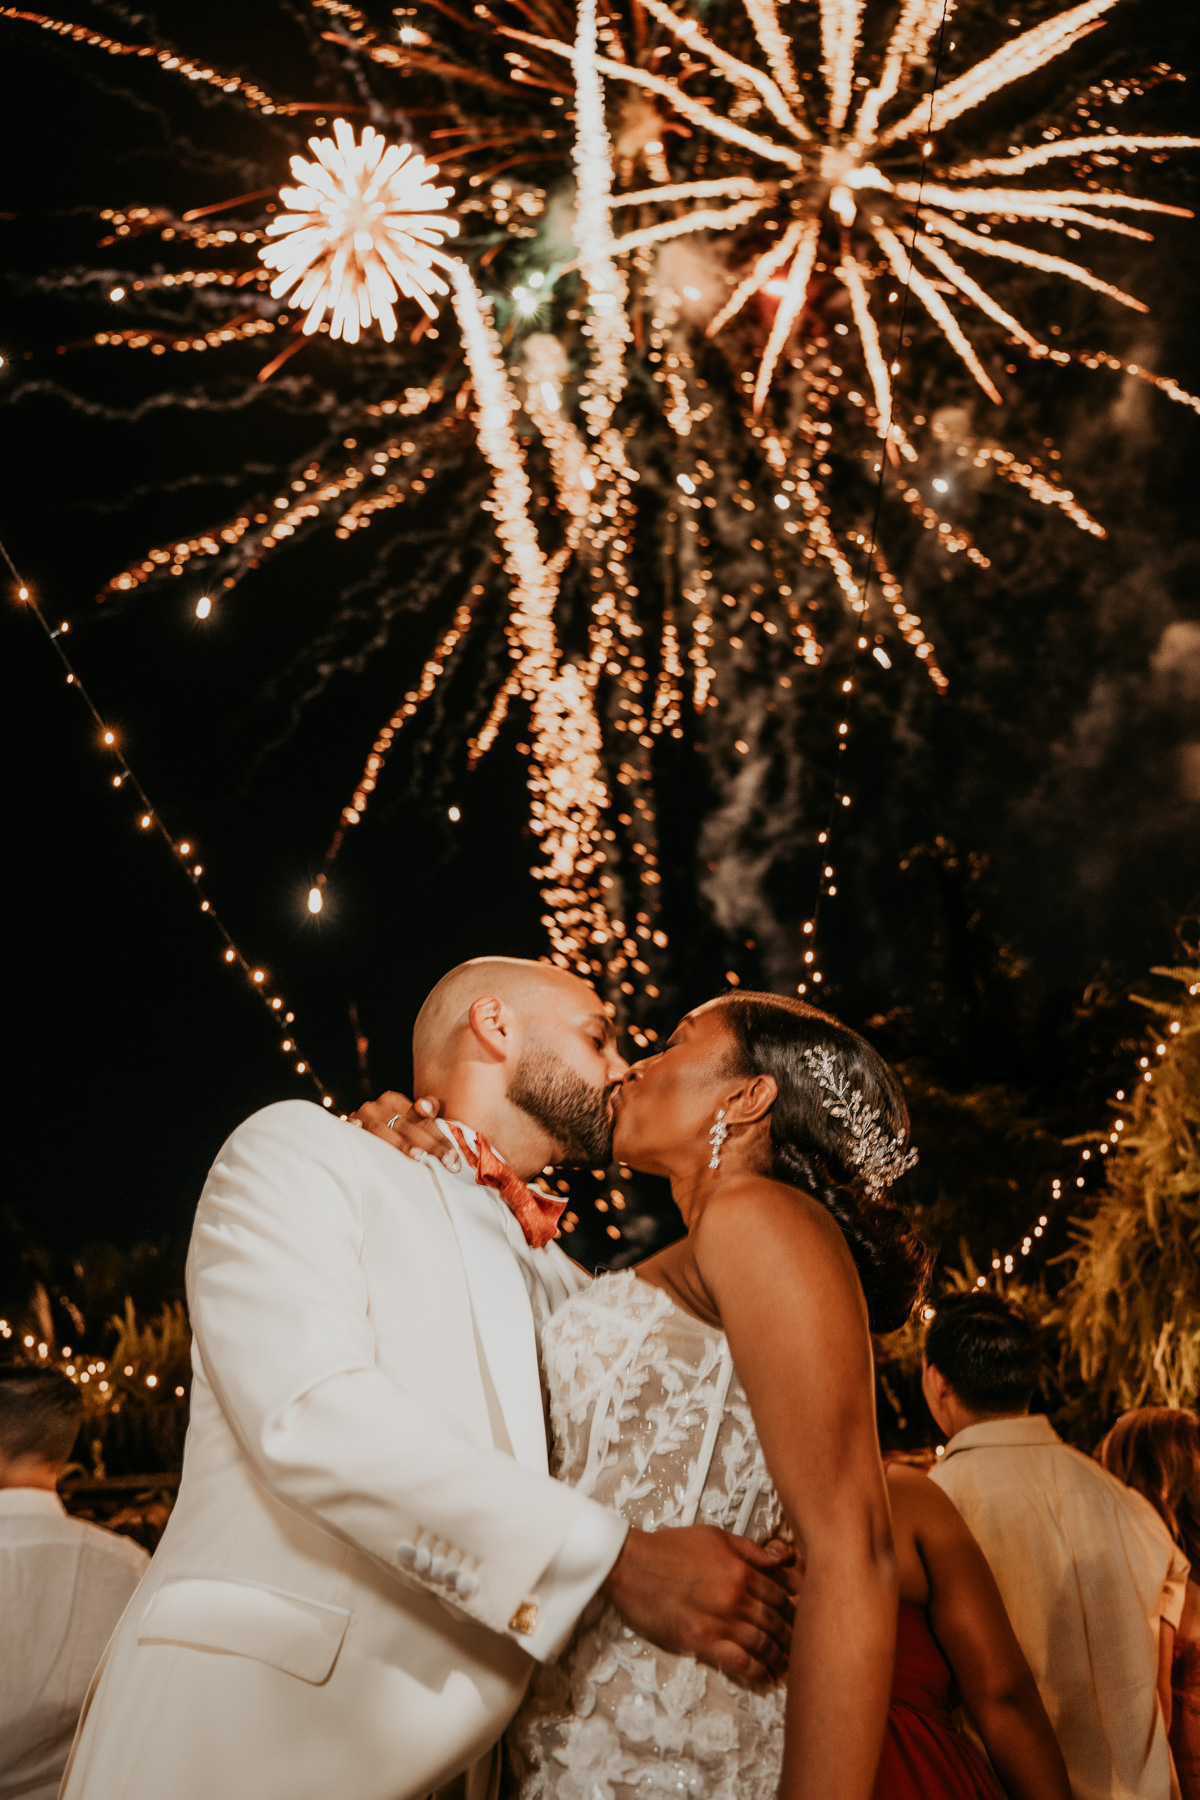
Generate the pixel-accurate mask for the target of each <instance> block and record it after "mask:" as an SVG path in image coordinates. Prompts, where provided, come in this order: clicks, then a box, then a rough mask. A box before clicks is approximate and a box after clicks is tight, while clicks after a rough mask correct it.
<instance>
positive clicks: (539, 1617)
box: [509, 1503, 629, 1662]
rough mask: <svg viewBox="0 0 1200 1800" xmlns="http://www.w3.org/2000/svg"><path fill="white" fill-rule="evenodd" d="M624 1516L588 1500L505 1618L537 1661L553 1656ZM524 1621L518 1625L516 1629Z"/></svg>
mask: <svg viewBox="0 0 1200 1800" xmlns="http://www.w3.org/2000/svg"><path fill="white" fill-rule="evenodd" d="M628 1530H629V1525H628V1522H627V1521H626V1520H625V1519H622V1518H620V1517H618V1515H617V1514H616V1513H613V1512H609V1511H608V1510H607V1509H606V1508H605V1507H603V1506H595V1505H592V1504H590V1503H589V1504H588V1505H587V1506H586V1507H585V1508H584V1510H583V1511H582V1512H581V1513H580V1515H579V1517H578V1518H577V1519H576V1520H575V1523H574V1524H573V1525H572V1526H571V1529H570V1530H569V1531H568V1533H567V1535H566V1537H565V1538H564V1539H563V1542H562V1546H561V1548H560V1549H559V1552H558V1555H557V1556H556V1557H555V1558H554V1560H553V1562H551V1563H550V1564H549V1565H548V1566H547V1568H546V1571H545V1573H544V1574H543V1575H542V1578H541V1580H540V1581H539V1582H538V1585H537V1590H536V1592H535V1593H533V1594H531V1595H530V1596H529V1597H528V1599H526V1600H524V1601H522V1603H521V1605H520V1606H518V1608H517V1610H516V1612H515V1613H514V1614H513V1616H512V1619H511V1621H510V1622H509V1635H510V1636H511V1637H512V1638H513V1639H514V1641H515V1642H516V1643H518V1644H520V1646H521V1648H522V1649H523V1650H527V1651H528V1652H529V1654H530V1656H532V1657H534V1658H535V1660H536V1661H538V1662H553V1661H554V1658H555V1657H556V1656H557V1655H558V1654H559V1652H560V1651H561V1650H562V1649H563V1647H564V1646H565V1644H566V1642H567V1639H568V1638H569V1637H570V1635H571V1633H572V1631H574V1629H575V1626H576V1624H577V1623H578V1620H579V1615H580V1613H581V1612H582V1611H583V1609H584V1607H585V1606H586V1605H587V1603H588V1601H589V1600H590V1599H591V1598H592V1595H593V1594H594V1593H595V1592H596V1590H597V1588H598V1587H599V1586H600V1583H601V1582H602V1581H603V1580H604V1579H605V1577H606V1576H607V1574H608V1572H609V1570H610V1569H611V1568H612V1566H613V1564H614V1563H615V1562H616V1560H617V1557H618V1556H619V1555H620V1553H621V1547H622V1545H623V1544H624V1542H625V1536H626V1533H627V1532H628ZM522 1627H524V1629H522Z"/></svg>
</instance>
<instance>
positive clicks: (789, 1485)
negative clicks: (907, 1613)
mask: <svg viewBox="0 0 1200 1800" xmlns="http://www.w3.org/2000/svg"><path fill="white" fill-rule="evenodd" d="M693 1245H694V1252H695V1257H696V1263H697V1267H698V1269H699V1273H700V1276H701V1278H702V1280H703V1281H704V1283H705V1286H706V1287H707V1288H708V1290H709V1293H710V1294H711V1296H712V1300H713V1303H714V1305H715V1307H716V1310H717V1312H718V1313H719V1315H720V1317H721V1321H722V1323H723V1325H724V1327H725V1331H726V1334H727V1336H728V1339H729V1347H730V1350H731V1352H732V1355H733V1361H734V1365H735V1367H736V1368H737V1371H738V1374H739V1375H740V1377H741V1379H742V1382H743V1384H744V1386H745V1389H746V1395H747V1398H748V1399H749V1402H750V1409H751V1412H752V1413H753V1415H754V1422H755V1425H756V1426H757V1429H758V1434H759V1438H760V1440H761V1443H762V1447H763V1454H764V1456H765V1457H766V1461H767V1467H768V1469H769V1470H770V1473H771V1477H772V1480H773V1481H774V1483H775V1487H776V1489H777V1491H778V1493H779V1497H780V1500H781V1501H782V1503H783V1507H784V1510H785V1512H786V1514H787V1517H788V1519H789V1521H790V1523H791V1525H792V1529H793V1530H794V1532H795V1535H796V1548H797V1552H798V1556H799V1561H800V1564H801V1567H802V1568H803V1569H804V1579H803V1586H802V1590H801V1593H800V1596H799V1598H798V1600H797V1603H796V1617H795V1624H794V1628H793V1633H792V1650H791V1664H790V1671H789V1676H788V1705H787V1729H786V1739H785V1747H784V1765H783V1779H782V1782H781V1784H780V1790H779V1792H780V1800H869V1797H870V1795H871V1793H872V1790H873V1788H874V1784H875V1770H876V1765H877V1763H878V1760H879V1752H880V1747H881V1744H882V1741H883V1729H884V1722H885V1719H886V1716H887V1707H888V1697H889V1693H890V1689H891V1675H892V1658H893V1654H894V1651H895V1642H896V1599H897V1585H896V1568H895V1561H894V1558H893V1553H892V1539H891V1527H890V1521H889V1513H888V1502H887V1490H886V1486H885V1483H884V1475H883V1466H882V1463H881V1461H880V1455H879V1448H878V1440H877V1437H876V1429H875V1389H874V1371H873V1364H872V1355H871V1340H870V1336H869V1333H868V1328H867V1310H866V1305H865V1302H864V1300H863V1295H862V1289H861V1287H860V1286H859V1282H858V1277H857V1274H856V1273H855V1269H854V1265H853V1262H852V1261H851V1258H850V1253H849V1251H848V1249H847V1248H846V1244H845V1240H844V1239H843V1237H842V1235H841V1233H840V1231H839V1230H838V1228H837V1226H836V1225H835V1224H834V1222H833V1220H832V1219H831V1218H830V1216H829V1214H828V1213H826V1212H825V1211H824V1209H823V1208H821V1207H819V1206H818V1205H817V1204H816V1202H815V1201H812V1200H809V1199H808V1198H807V1197H806V1196H804V1195H803V1194H799V1193H796V1192H795V1191H794V1190H792V1189H788V1188H784V1187H782V1186H781V1185H780V1184H778V1183H777V1182H773V1181H767V1180H763V1179H760V1178H757V1177H753V1176H748V1177H746V1178H745V1180H739V1181H730V1182H727V1183H726V1184H724V1185H723V1187H722V1188H721V1189H720V1191H719V1193H718V1194H717V1195H714V1197H713V1199H712V1200H711V1201H710V1203H709V1204H708V1206H707V1207H706V1208H705V1210H704V1213H703V1216H702V1218H701V1220H700V1222H699V1225H698V1227H697V1229H696V1232H695V1235H694V1238H693Z"/></svg>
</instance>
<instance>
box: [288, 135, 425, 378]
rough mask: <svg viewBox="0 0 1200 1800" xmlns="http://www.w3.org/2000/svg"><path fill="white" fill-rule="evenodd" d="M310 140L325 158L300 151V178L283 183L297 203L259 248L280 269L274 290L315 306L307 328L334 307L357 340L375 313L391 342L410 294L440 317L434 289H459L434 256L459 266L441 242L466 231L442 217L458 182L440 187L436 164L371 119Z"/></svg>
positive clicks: (346, 333) (341, 328)
mask: <svg viewBox="0 0 1200 1800" xmlns="http://www.w3.org/2000/svg"><path fill="white" fill-rule="evenodd" d="M308 147H309V149H310V150H311V151H312V153H313V155H314V157H315V158H316V161H315V162H306V161H305V160H304V158H303V157H302V156H293V158H292V174H293V175H294V176H295V177H296V180H297V181H298V182H299V183H300V186H299V187H294V188H290V187H285V188H283V189H282V190H281V192H280V199H281V200H282V201H283V203H284V205H285V206H286V207H287V208H288V211H287V212H286V213H284V214H282V215H281V217H279V218H277V219H273V220H272V221H271V223H270V224H269V225H268V226H267V236H268V237H269V238H274V239H276V240H277V241H276V242H274V243H271V244H266V245H264V246H263V248H262V249H261V250H260V251H259V253H258V254H259V257H260V259H261V261H262V262H263V263H264V264H265V265H266V267H267V268H268V269H277V270H278V271H279V273H278V274H277V275H276V277H275V279H274V281H273V282H272V283H271V293H272V294H273V295H274V296H275V297H276V299H288V300H291V301H292V302H293V303H294V304H295V305H296V306H300V307H305V308H307V317H306V318H305V320H304V331H305V334H306V335H307V336H309V337H311V336H312V334H313V333H314V332H315V331H317V330H318V329H319V327H320V324H321V321H322V320H323V319H324V317H325V314H326V313H327V312H328V313H330V314H331V315H332V316H331V320H330V326H329V335H330V336H331V337H335V338H345V340H346V342H347V343H350V344H353V343H357V341H358V334H359V329H360V327H366V326H368V325H369V324H370V323H371V321H372V319H374V320H375V321H376V322H377V324H378V326H379V329H380V331H381V332H382V333H383V335H384V338H385V339H386V341H387V342H388V343H389V344H390V343H391V342H392V339H393V338H394V337H395V335H396V314H395V310H394V308H395V303H396V301H397V300H398V299H399V297H400V295H401V294H404V295H405V296H406V297H407V298H408V299H410V300H415V301H416V302H417V304H418V306H420V307H421V308H422V310H423V311H424V312H425V314H426V315H427V316H428V317H429V318H431V319H435V318H436V317H437V310H438V309H437V307H436V306H435V305H434V302H433V298H432V297H433V295H434V294H446V293H449V291H450V290H449V288H448V287H447V285H446V283H445V282H444V281H443V280H442V279H441V277H440V276H439V275H437V274H435V272H434V264H438V265H440V266H441V267H442V268H443V269H450V268H452V267H453V261H452V259H451V258H450V257H448V256H447V255H446V254H445V252H444V251H443V250H441V249H440V248H439V246H440V245H441V244H442V242H443V241H444V240H445V239H446V238H448V237H455V236H457V233H458V221H457V219H449V218H446V217H444V216H441V217H439V216H438V215H439V213H442V214H444V210H445V206H446V202H447V200H449V198H450V196H451V194H452V193H453V192H454V190H453V188H450V187H441V188H439V187H434V186H433V178H434V177H435V176H436V175H437V173H438V170H437V165H436V163H434V164H430V163H427V162H426V161H425V159H424V157H423V156H420V155H417V154H414V152H413V151H412V149H411V148H410V146H409V145H407V144H388V143H387V142H386V140H385V139H384V138H383V137H382V136H381V135H380V134H379V132H377V131H376V130H375V129H374V127H373V126H370V125H368V126H367V127H366V128H365V129H364V131H363V134H362V142H361V144H358V143H355V141H354V132H353V131H352V129H351V127H350V126H349V125H348V124H347V123H346V121H345V120H344V119H336V120H335V121H334V126H333V137H332V138H316V137H314V138H309V140H308Z"/></svg>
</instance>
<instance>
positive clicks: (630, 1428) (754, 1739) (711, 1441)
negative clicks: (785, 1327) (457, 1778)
mask: <svg viewBox="0 0 1200 1800" xmlns="http://www.w3.org/2000/svg"><path fill="white" fill-rule="evenodd" d="M542 1351H543V1361H544V1367H545V1371H546V1379H547V1384H548V1387H549V1394H550V1420H551V1430H552V1437H553V1443H554V1449H553V1463H552V1467H553V1473H554V1474H555V1475H557V1476H558V1477H559V1478H560V1479H561V1480H563V1481H568V1482H570V1483H571V1485H572V1486H573V1487H579V1488H582V1489H583V1491H584V1493H585V1494H590V1495H591V1497H592V1498H593V1499H594V1500H598V1501H599V1502H600V1503H601V1504H602V1505H604V1506H609V1507H611V1508H612V1509H613V1510H614V1511H616V1512H619V1513H621V1514H622V1516H623V1517H624V1518H626V1519H628V1520H629V1522H630V1524H631V1525H636V1526H640V1527H641V1528H642V1530H644V1531H658V1530H661V1529H663V1528H667V1529H669V1528H670V1527H671V1526H674V1525H690V1524H693V1523H699V1524H709V1525H722V1526H724V1527H725V1528H726V1529H727V1530H729V1531H737V1532H741V1533H743V1534H744V1535H746V1536H748V1537H752V1538H754V1539H756V1540H757V1541H758V1542H760V1543H764V1542H765V1541H766V1540H767V1538H769V1537H770V1536H772V1535H773V1534H774V1533H775V1532H777V1531H778V1529H779V1527H780V1524H781V1521H782V1512H781V1508H780V1505H779V1501H778V1499H777V1497H776V1494H775V1490H774V1488H773V1487H772V1485H771V1481H770V1478H769V1476H768V1475H767V1471H766V1465H765V1464H764V1462H763V1456H762V1451H761V1449H760V1448H759V1443H758V1437H757V1435H756V1433H755V1430H754V1421H753V1420H752V1418H751V1417H750V1408H749V1406H748V1404H747V1402H746V1396H745V1393H744V1392H743V1389H742V1385H741V1383H740V1381H739V1380H738V1378H737V1375H736V1373H735V1372H734V1369H733V1365H732V1363H731V1361H730V1357H729V1350H728V1346H727V1345H726V1342H725V1338H724V1335H723V1333H721V1332H719V1331H715V1330H714V1329H713V1328H712V1327H711V1326H708V1325H705V1324H703V1323H702V1322H701V1321H700V1320H699V1319H694V1318H692V1317H691V1315H690V1314H688V1313H685V1312H682V1311H681V1310H680V1308H679V1307H677V1306H676V1305H675V1303H674V1301H672V1300H671V1299H670V1298H669V1296H668V1295H666V1294H665V1293H663V1292H662V1291H661V1289H659V1288H654V1287H651V1286H649V1285H648V1284H647V1283H646V1282H643V1281H639V1280H638V1279H637V1277H636V1276H635V1275H633V1274H631V1273H628V1272H626V1273H622V1274H618V1275H603V1276H601V1277H599V1279H598V1280H596V1281H595V1282H593V1283H592V1286H591V1287H590V1288H588V1289H587V1290H585V1291H584V1292H583V1293H580V1294H576V1295H575V1296H574V1297H573V1298H572V1299H570V1300H569V1301H567V1303H566V1304H565V1305H564V1306H562V1307H561V1308H560V1309H559V1311H558V1312H556V1313H555V1314H554V1316H553V1318H552V1319H551V1320H550V1321H549V1323H548V1324H547V1326H546V1328H545V1332H544V1334H543V1341H542ZM783 1710H784V1690H783V1688H782V1687H778V1688H773V1689H771V1690H770V1691H769V1692H768V1693H765V1694H756V1693H751V1692H750V1691H749V1690H748V1689H746V1688H742V1687H739V1686H738V1685H737V1684H736V1683H735V1682H732V1681H729V1680H727V1679H726V1677H725V1676H723V1675H721V1674H719V1673H718V1672H717V1671H716V1670H715V1669H711V1668H709V1667H707V1666H706V1665H705V1664H704V1663H698V1662H697V1661H696V1660H695V1659H694V1658H693V1657H690V1656H673V1655H670V1654H668V1653H667V1652H666V1651H664V1650H659V1649H657V1648H656V1646H655V1645H653V1644H650V1643H648V1642H647V1641H646V1640H645V1639H644V1638H640V1637H639V1636H638V1635H637V1633H636V1632H634V1631H631V1630H630V1629H629V1628H628V1626H626V1625H625V1623H624V1621H623V1620H622V1618H621V1616H620V1615H619V1614H618V1613H616V1612H614V1610H613V1609H612V1607H611V1606H609V1605H608V1604H607V1603H606V1602H605V1601H604V1600H603V1599H602V1598H600V1597H597V1599H595V1600H593V1601H592V1603H591V1605H590V1606H589V1607H588V1609H587V1610H586V1611H585V1613H584V1614H583V1617H582V1619H581V1620H580V1622H579V1625H578V1627H577V1628H576V1631H575V1634H574V1636H573V1637H572V1639H571V1641H570V1643H569V1644H568V1646H567V1648H566V1649H565V1650H564V1652H563V1654H562V1656H561V1657H560V1658H559V1660H558V1662H557V1663H555V1664H552V1665H549V1666H539V1667H538V1668H536V1669H535V1671H534V1675H533V1680H532V1682H531V1684H530V1688H529V1692H528V1694H527V1695H526V1698H525V1702H524V1704H523V1706H522V1708H521V1711H520V1712H519V1713H518V1714H517V1717H516V1719H515V1720H514V1722H513V1724H512V1726H511V1727H510V1729H509V1734H508V1738H507V1740H506V1741H507V1746H508V1754H509V1761H510V1765H511V1767H512V1769H513V1771H514V1773H515V1776H516V1778H517V1781H518V1784H519V1785H518V1788H517V1792H518V1794H519V1796H520V1800H635V1797H636V1800H666V1796H668V1795H670V1796H672V1797H673V1800H676V1797H678V1800H684V1797H686V1800H773V1796H774V1795H775V1792H776V1790H777V1788H778V1784H779V1772H780V1767H781V1764H782V1760H783Z"/></svg>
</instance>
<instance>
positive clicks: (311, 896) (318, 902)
mask: <svg viewBox="0 0 1200 1800" xmlns="http://www.w3.org/2000/svg"><path fill="white" fill-rule="evenodd" d="M324 904H325V902H324V900H323V899H322V897H321V890H320V888H319V887H310V888H309V890H308V910H309V912H310V913H319V912H320V910H321V908H322V906H323V905H324Z"/></svg>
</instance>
